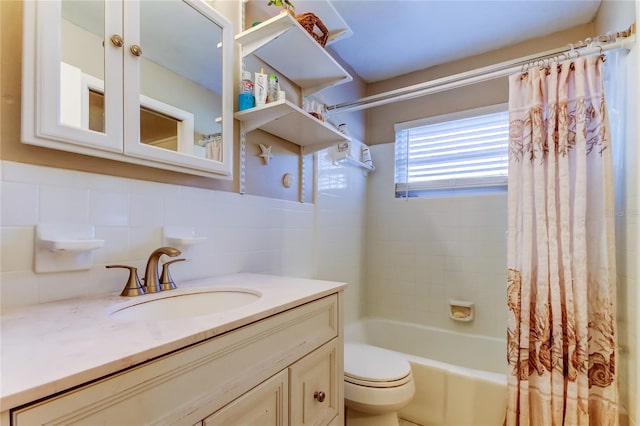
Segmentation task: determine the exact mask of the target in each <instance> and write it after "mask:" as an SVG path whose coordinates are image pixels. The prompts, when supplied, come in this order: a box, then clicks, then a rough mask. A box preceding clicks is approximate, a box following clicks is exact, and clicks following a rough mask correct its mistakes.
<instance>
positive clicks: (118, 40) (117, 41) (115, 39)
mask: <svg viewBox="0 0 640 426" xmlns="http://www.w3.org/2000/svg"><path fill="white" fill-rule="evenodd" d="M111 44H113V45H114V46H115V47H122V46H124V40H123V39H122V37H121V36H120V35H118V34H114V35H112V36H111Z"/></svg>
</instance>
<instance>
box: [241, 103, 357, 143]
mask: <svg viewBox="0 0 640 426" xmlns="http://www.w3.org/2000/svg"><path fill="white" fill-rule="evenodd" d="M234 118H235V119H236V120H239V121H241V122H242V123H243V129H244V131H245V132H250V131H252V130H255V129H260V130H263V131H265V132H267V133H270V134H272V135H274V136H277V137H279V138H282V139H284V140H287V141H289V142H292V143H294V144H296V145H300V146H302V147H304V152H305V153H308V152H313V151H314V150H316V149H322V148H326V147H327V146H330V145H333V144H337V143H340V142H344V141H347V140H349V139H348V138H347V136H345V135H344V134H343V133H340V132H339V131H338V130H337V129H334V128H333V127H331V126H329V125H327V124H325V123H323V122H322V121H320V120H318V119H317V118H315V117H313V116H312V115H310V114H308V113H307V112H305V111H304V110H303V109H302V108H300V107H298V106H297V105H294V104H293V103H291V102H289V101H287V100H281V101H277V102H272V103H268V104H265V105H262V106H258V107H255V108H251V109H247V110H244V111H238V112H236V113H235V114H234Z"/></svg>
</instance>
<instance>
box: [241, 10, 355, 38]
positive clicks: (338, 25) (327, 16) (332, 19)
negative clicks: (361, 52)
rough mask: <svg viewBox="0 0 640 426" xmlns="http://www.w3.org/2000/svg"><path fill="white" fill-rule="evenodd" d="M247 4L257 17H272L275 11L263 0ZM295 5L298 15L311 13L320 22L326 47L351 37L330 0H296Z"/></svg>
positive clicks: (344, 22)
mask: <svg viewBox="0 0 640 426" xmlns="http://www.w3.org/2000/svg"><path fill="white" fill-rule="evenodd" d="M247 4H250V7H251V10H252V11H255V12H257V13H256V15H258V14H259V16H272V15H273V11H274V10H275V9H274V8H273V6H269V5H268V3H267V2H266V1H263V0H249V1H247ZM295 4H296V12H297V13H298V14H300V13H306V12H311V13H313V14H314V15H316V16H317V17H318V18H320V19H321V20H322V23H323V24H324V26H325V27H327V31H329V37H328V39H327V46H329V45H330V44H332V43H335V42H336V41H339V40H343V39H345V38H348V37H351V36H352V35H353V30H352V29H351V27H349V24H347V22H346V21H345V20H344V18H343V17H342V15H340V13H339V12H338V11H337V10H336V8H335V7H334V6H333V3H332V2H331V1H330V0H296V2H295Z"/></svg>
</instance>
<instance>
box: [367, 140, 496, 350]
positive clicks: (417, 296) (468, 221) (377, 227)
mask: <svg viewBox="0 0 640 426" xmlns="http://www.w3.org/2000/svg"><path fill="white" fill-rule="evenodd" d="M371 155H372V157H373V159H374V162H375V164H376V171H375V173H374V174H372V176H371V179H370V181H369V185H368V187H367V229H366V234H367V253H366V265H367V270H366V278H365V281H366V283H367V306H366V312H367V315H369V316H382V317H385V318H390V319H395V320H399V321H409V322H414V323H418V324H423V325H429V326H435V327H442V328H446V329H450V330H454V331H460V332H465V333H474V334H480V335H486V336H493V337H498V338H505V324H506V314H507V311H506V302H505V293H506V292H505V285H506V243H507V241H506V231H507V196H506V192H505V193H499V194H492V195H482V196H464V197H459V196H457V197H454V196H451V197H439V198H411V199H396V198H395V197H394V183H393V171H394V170H393V168H394V165H393V157H394V153H393V144H381V145H374V146H372V147H371ZM450 299H456V300H467V301H471V302H473V303H474V304H475V319H474V321H472V322H458V321H453V320H452V319H450V318H449V311H448V309H449V300H450Z"/></svg>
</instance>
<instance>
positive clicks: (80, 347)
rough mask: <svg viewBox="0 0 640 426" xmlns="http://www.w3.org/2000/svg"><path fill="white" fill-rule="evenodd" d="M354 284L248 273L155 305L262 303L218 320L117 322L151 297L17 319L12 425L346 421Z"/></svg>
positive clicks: (8, 417) (6, 403) (7, 357)
mask: <svg viewBox="0 0 640 426" xmlns="http://www.w3.org/2000/svg"><path fill="white" fill-rule="evenodd" d="M344 287H345V284H343V283H336V282H328V281H318V280H307V279H297V278H287V277H276V276H266V275H258V274H239V275H233V276H228V277H220V278H215V279H209V280H198V281H194V282H190V283H187V284H186V285H185V284H183V285H182V286H180V288H179V289H178V290H173V291H174V292H176V293H172V294H164V295H163V294H160V295H153V296H152V297H151V298H147V299H146V300H145V302H146V303H151V304H153V299H154V298H166V297H172V296H173V297H176V298H177V299H179V298H180V296H181V295H186V294H189V295H190V297H191V294H192V293H194V292H209V291H218V290H224V291H225V292H233V291H238V292H242V291H252V292H254V293H256V294H259V295H260V297H257V298H256V300H255V301H251V302H250V303H247V304H244V305H242V306H239V307H235V308H232V309H229V310H219V311H218V312H214V313H212V314H204V315H197V316H193V317H191V316H189V315H188V314H187V315H180V317H178V318H174V319H171V320H158V319H148V318H141V319H134V320H132V319H131V318H126V319H123V318H119V317H117V316H114V315H113V314H114V313H116V312H119V311H122V309H123V308H125V309H131V308H132V307H131V306H129V305H132V304H139V303H141V300H140V299H139V298H145V297H147V296H149V295H145V296H138V297H134V298H127V299H125V298H119V297H116V296H109V297H103V298H96V299H89V300H87V299H76V300H70V301H61V302H56V303H50V304H46V305H40V306H34V307H27V308H23V309H19V310H14V311H10V312H7V313H5V314H3V317H2V336H3V345H2V360H3V362H2V378H3V384H2V386H1V390H2V395H1V397H2V399H0V402H1V406H2V414H1V417H0V419H1V420H2V424H11V425H33V424H44V423H46V424H119V425H124V424H162V425H166V424H188V425H196V424H197V425H200V424H203V425H231V424H260V425H288V424H291V425H337V424H342V423H343V324H342V297H343V296H342V290H343V289H344ZM167 293H170V292H167ZM133 299H137V300H133ZM143 305H144V303H143ZM133 308H134V309H135V307H133Z"/></svg>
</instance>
